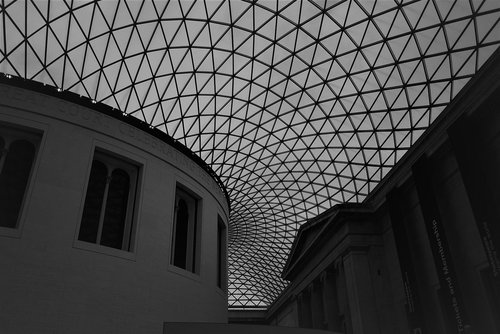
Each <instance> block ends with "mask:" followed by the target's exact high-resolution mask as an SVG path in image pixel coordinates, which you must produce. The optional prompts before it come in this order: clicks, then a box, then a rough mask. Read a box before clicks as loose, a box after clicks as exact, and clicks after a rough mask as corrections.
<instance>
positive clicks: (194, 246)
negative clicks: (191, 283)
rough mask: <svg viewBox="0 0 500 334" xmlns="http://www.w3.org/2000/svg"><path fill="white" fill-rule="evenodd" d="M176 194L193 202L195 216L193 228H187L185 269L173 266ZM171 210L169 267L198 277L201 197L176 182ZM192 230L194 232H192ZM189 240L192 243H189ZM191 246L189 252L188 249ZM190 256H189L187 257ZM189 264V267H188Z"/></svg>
mask: <svg viewBox="0 0 500 334" xmlns="http://www.w3.org/2000/svg"><path fill="white" fill-rule="evenodd" d="M178 194H181V195H182V196H188V197H190V199H191V200H194V202H195V215H194V219H195V221H194V226H193V227H191V226H188V236H187V237H188V242H187V244H186V268H183V267H180V266H177V265H175V264H174V259H175V253H176V248H175V247H176V242H177V240H176V231H177V211H178V210H177V206H178V204H177V203H178ZM173 199H174V200H173V208H172V212H173V214H172V218H173V219H172V227H171V237H170V256H169V266H170V268H171V269H173V270H174V271H175V272H178V273H183V274H184V273H186V274H191V275H194V276H195V277H199V276H200V270H201V246H202V244H201V236H202V233H201V230H202V197H201V196H199V195H198V194H197V193H196V192H194V191H193V190H191V189H190V188H188V187H187V186H185V185H184V184H182V183H180V182H176V184H175V188H174V191H173ZM193 229H194V231H193ZM190 230H191V231H192V235H189V231H190ZM189 239H191V240H192V242H191V243H190V242H189ZM190 245H191V250H190V249H188V248H189V246H190ZM189 254H191V256H189ZM188 263H191V265H188Z"/></svg>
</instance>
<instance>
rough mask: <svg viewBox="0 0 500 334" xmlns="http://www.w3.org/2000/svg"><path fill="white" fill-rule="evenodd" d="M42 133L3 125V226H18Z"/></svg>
mask: <svg viewBox="0 0 500 334" xmlns="http://www.w3.org/2000/svg"><path fill="white" fill-rule="evenodd" d="M38 142H39V136H36V135H34V134H32V133H29V132H23V131H22V130H17V129H10V128H4V127H3V126H1V125H0V226H2V227H8V228H16V227H17V226H18V221H19V217H20V214H21V209H22V206H23V201H24V197H25V193H26V189H27V186H28V183H29V179H30V174H31V169H32V167H33V163H34V161H35V155H36V150H37V146H38Z"/></svg>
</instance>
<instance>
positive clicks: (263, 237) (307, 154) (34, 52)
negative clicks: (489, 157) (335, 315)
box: [0, 0, 500, 307]
mask: <svg viewBox="0 0 500 334" xmlns="http://www.w3.org/2000/svg"><path fill="white" fill-rule="evenodd" d="M499 20H500V1H498V0H460V1H451V0H450V1H448V0H414V1H389V0H383V1H364V0H348V1H329V0H327V1H306V0H302V1H259V2H257V1H248V2H246V1H208V0H207V1H180V2H178V1H114V0H113V1H111V0H109V1H101V2H97V1H79V0H77V1H73V0H64V1H63V0H60V1H46V0H44V1H27V0H26V1H11V0H2V1H1V7H0V71H1V72H3V73H6V74H9V75H13V76H18V77H22V78H24V79H29V80H35V81H40V82H43V83H46V84H48V85H52V86H54V87H56V88H57V89H59V90H68V91H72V92H74V93H77V94H80V95H82V96H85V97H88V98H90V99H92V100H95V101H96V102H102V103H105V104H108V105H110V106H112V107H114V108H117V109H119V110H121V111H122V112H124V113H126V114H128V115H132V116H135V117H137V118H139V119H140V120H143V121H144V122H146V123H148V124H149V125H150V126H152V127H155V128H157V129H160V130H162V131H164V132H166V133H167V134H169V135H170V136H172V137H174V138H175V139H177V140H179V141H180V142H181V143H183V144H184V145H185V146H187V147H188V148H189V149H191V150H192V151H193V152H195V153H196V154H197V155H199V156H200V157H201V158H202V159H203V160H204V161H206V162H207V163H208V164H209V165H210V166H211V167H212V168H213V169H214V171H215V172H216V173H217V174H218V175H219V176H220V177H221V179H222V181H223V182H224V184H225V186H226V188H227V190H228V192H229V194H230V198H231V209H232V211H231V217H230V244H229V259H230V263H229V306H230V307H266V306H268V305H269V304H270V303H272V301H273V300H274V299H275V298H276V297H277V296H278V295H279V293H280V292H281V291H282V290H283V288H284V287H285V286H286V282H284V281H282V280H281V279H280V272H281V270H282V268H283V265H284V263H285V261H286V258H287V255H288V251H289V249H290V246H291V243H292V240H293V238H294V236H295V233H296V231H297V229H298V227H299V226H300V225H301V224H302V223H304V222H305V221H306V220H307V219H309V218H311V217H313V216H315V215H317V214H319V213H321V212H322V211H324V210H326V209H328V208H330V207H331V206H333V205H334V204H336V203H342V202H360V201H362V200H363V199H364V198H365V196H366V195H367V194H368V193H369V192H370V191H371V190H372V189H373V188H374V187H375V186H376V185H377V183H378V182H379V181H380V180H381V179H382V178H383V177H384V175H386V173H387V172H388V171H389V170H390V168H391V167H392V166H394V164H395V163H396V162H397V161H398V160H399V159H400V157H401V156H402V155H403V154H404V153H405V152H406V151H407V149H408V148H409V147H410V146H411V145H412V144H413V143H414V142H415V141H416V140H417V138H419V136H420V135H421V134H422V133H423V132H424V131H425V129H426V128H427V127H428V126H429V124H431V123H432V121H433V120H434V119H435V118H436V117H437V116H438V115H439V114H440V113H441V112H442V111H443V109H444V108H445V107H446V105H447V104H448V103H449V102H450V101H451V100H452V99H453V97H454V96H455V95H456V94H457V93H458V92H459V91H460V89H461V88H462V87H463V86H464V85H465V83H466V82H467V81H468V80H469V79H470V78H471V77H472V76H473V75H474V74H475V73H476V71H477V70H478V69H479V68H480V67H481V65H482V64H483V63H484V62H485V61H486V60H487V58H488V57H489V56H490V55H491V54H492V53H493V52H494V51H495V50H496V48H497V47H498V44H499V41H500V28H499Z"/></svg>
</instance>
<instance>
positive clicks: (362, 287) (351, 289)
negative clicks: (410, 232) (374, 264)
mask: <svg viewBox="0 0 500 334" xmlns="http://www.w3.org/2000/svg"><path fill="white" fill-rule="evenodd" d="M344 271H345V279H346V287H347V297H348V303H349V309H350V313H351V321H352V331H353V334H381V333H380V330H379V323H378V317H377V308H376V304H375V295H374V293H373V288H372V282H371V275H370V264H369V262H368V258H367V254H366V251H365V250H350V251H349V253H347V255H345V256H344Z"/></svg>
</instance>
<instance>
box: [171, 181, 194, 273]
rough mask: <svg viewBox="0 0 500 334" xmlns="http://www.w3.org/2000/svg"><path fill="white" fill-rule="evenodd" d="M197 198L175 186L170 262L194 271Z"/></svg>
mask: <svg viewBox="0 0 500 334" xmlns="http://www.w3.org/2000/svg"><path fill="white" fill-rule="evenodd" d="M197 215H198V200H197V199H196V198H195V197H194V196H192V195H191V194H189V193H188V192H186V191H184V190H183V189H181V188H179V187H178V188H177V190H176V194H175V218H174V233H173V240H172V258H171V263H172V264H173V265H174V266H176V267H179V268H182V269H186V270H189V271H191V272H196V266H197V263H196V257H197V256H196V255H197V251H198V247H197V239H198V238H197V235H196V234H197V231H196V229H197V226H196V225H197Z"/></svg>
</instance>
